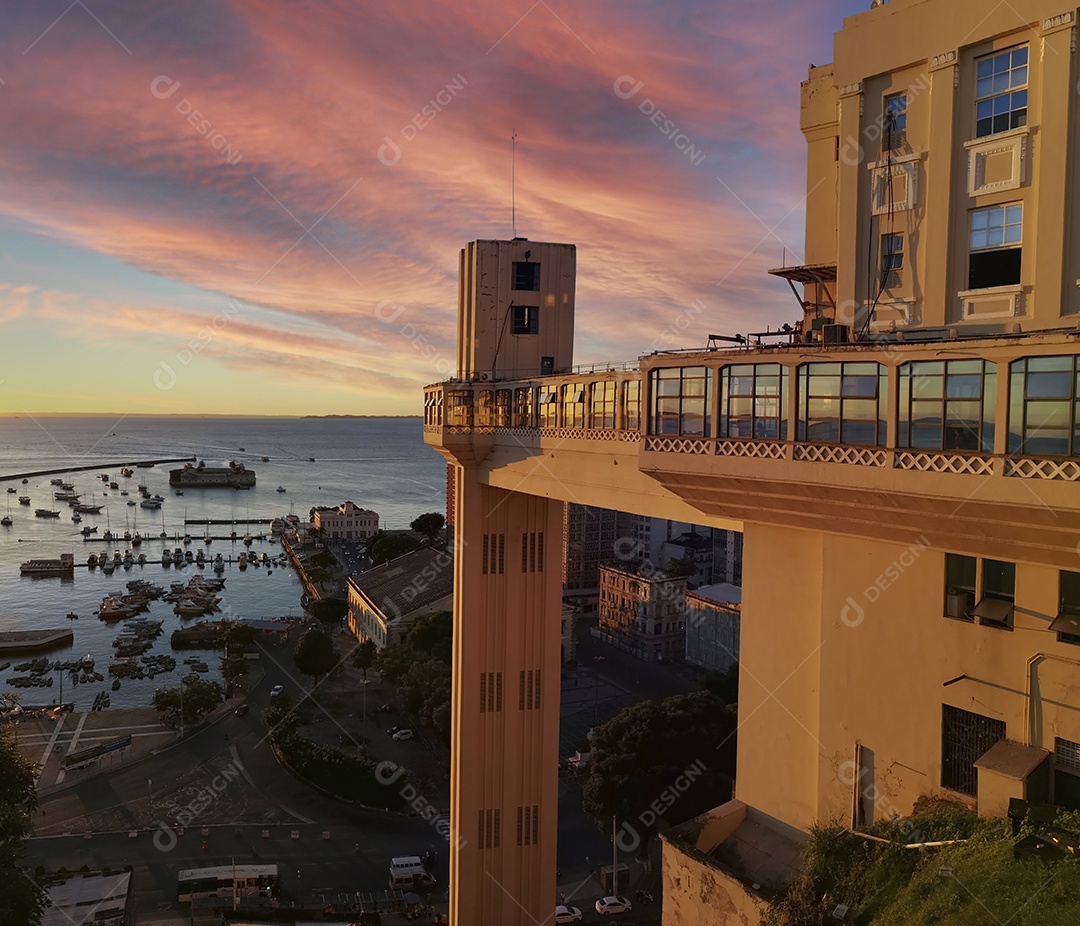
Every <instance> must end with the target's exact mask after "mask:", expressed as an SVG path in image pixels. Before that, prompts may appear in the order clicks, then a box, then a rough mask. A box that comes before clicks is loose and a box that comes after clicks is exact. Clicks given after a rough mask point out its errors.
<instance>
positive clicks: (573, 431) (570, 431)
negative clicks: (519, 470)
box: [540, 428, 641, 442]
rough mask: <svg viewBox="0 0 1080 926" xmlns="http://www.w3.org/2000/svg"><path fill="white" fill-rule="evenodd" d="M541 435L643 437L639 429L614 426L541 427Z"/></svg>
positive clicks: (583, 438)
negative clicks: (617, 429) (619, 428)
mask: <svg viewBox="0 0 1080 926" xmlns="http://www.w3.org/2000/svg"><path fill="white" fill-rule="evenodd" d="M540 436H541V437H557V438H561V439H563V440H614V441H630V442H632V441H636V440H640V439H641V434H640V432H638V431H616V430H615V429H614V428H541V429H540Z"/></svg>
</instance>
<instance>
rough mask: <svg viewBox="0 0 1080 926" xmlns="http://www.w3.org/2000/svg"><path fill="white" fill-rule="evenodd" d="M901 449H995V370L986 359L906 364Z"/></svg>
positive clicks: (902, 372)
mask: <svg viewBox="0 0 1080 926" xmlns="http://www.w3.org/2000/svg"><path fill="white" fill-rule="evenodd" d="M899 376H900V382H899V386H900V414H899V422H898V423H899V432H898V434H897V445H898V446H900V447H907V448H919V449H926V450H979V451H983V452H985V453H991V452H993V450H994V412H995V409H996V407H997V366H996V364H993V363H988V362H986V361H983V360H930V361H918V362H915V363H905V364H902V365H901V367H900V370H899Z"/></svg>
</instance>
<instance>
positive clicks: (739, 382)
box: [720, 363, 788, 440]
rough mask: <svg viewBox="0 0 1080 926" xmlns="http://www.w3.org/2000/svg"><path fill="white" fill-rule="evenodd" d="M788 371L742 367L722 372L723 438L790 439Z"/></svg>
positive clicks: (771, 365)
mask: <svg viewBox="0 0 1080 926" xmlns="http://www.w3.org/2000/svg"><path fill="white" fill-rule="evenodd" d="M787 383H788V373H787V368H786V367H783V366H781V365H780V364H778V363H757V364H739V365H737V366H729V367H724V368H723V369H722V370H721V371H720V436H721V437H726V438H749V439H766V440H767V439H773V440H786V439H787V392H788V385H787Z"/></svg>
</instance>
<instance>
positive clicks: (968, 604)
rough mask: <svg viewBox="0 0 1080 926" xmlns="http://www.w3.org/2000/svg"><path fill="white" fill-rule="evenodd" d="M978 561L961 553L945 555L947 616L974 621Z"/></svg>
mask: <svg viewBox="0 0 1080 926" xmlns="http://www.w3.org/2000/svg"><path fill="white" fill-rule="evenodd" d="M977 571H978V561H977V560H976V559H975V557H974V556H961V555H960V554H959V553H946V554H945V616H946V617H954V618H956V619H957V620H963V621H972V622H974V620H975V617H974V615H973V614H972V613H971V612H972V611H974V610H975V589H976V588H977V580H976V573H977Z"/></svg>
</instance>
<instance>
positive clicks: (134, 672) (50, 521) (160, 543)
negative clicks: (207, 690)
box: [0, 418, 446, 716]
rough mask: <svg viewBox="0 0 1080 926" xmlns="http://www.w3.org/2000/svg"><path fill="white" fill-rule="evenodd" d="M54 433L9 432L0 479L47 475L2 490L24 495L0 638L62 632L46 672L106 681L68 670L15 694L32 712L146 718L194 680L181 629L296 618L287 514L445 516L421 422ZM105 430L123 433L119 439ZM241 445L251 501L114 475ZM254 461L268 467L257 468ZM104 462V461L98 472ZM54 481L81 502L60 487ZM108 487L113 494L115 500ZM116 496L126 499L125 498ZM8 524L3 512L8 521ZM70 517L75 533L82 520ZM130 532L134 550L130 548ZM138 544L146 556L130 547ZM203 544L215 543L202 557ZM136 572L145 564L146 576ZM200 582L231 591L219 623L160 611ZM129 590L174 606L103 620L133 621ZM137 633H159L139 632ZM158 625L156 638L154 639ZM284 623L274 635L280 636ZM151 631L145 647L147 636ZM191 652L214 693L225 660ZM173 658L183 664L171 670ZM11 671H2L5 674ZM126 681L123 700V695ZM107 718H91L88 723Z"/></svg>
mask: <svg viewBox="0 0 1080 926" xmlns="http://www.w3.org/2000/svg"><path fill="white" fill-rule="evenodd" d="M48 424H49V428H50V431H49V433H45V432H44V431H42V429H41V428H40V426H39V425H38V424H37V423H35V422H33V421H31V420H29V419H25V420H24V419H17V418H0V471H4V472H10V473H21V472H30V471H33V472H42V473H43V475H42V476H41V477H20V478H27V480H28V481H27V482H26V483H21V482H20V483H18V484H12V483H9V485H8V486H5V487H4V488H5V489H6V488H7V487H12V485H14V487H15V488H16V489H17V491H16V492H15V493H6V494H8V495H9V497H10V502H11V506H10V507H11V514H12V516H13V519H14V524H13V526H11V527H3V528H2V529H0V601H2V602H3V611H2V613H0V631H7V632H11V631H15V632H25V631H39V630H40V629H42V628H48V629H53V628H59V627H60V625H65V626H64V628H63V632H64V634H65V635H64V636H62V637H56V638H55V640H54V641H53V644H52V645H53V646H54V647H55V648H52V649H50V648H47V647H46V648H43V649H40V650H38V652H39V653H48V655H49V659H50V660H51V661H52V662H57V661H58V662H60V663H66V662H70V661H78V660H81V659H82V658H83V657H85V656H86V655H87V654H88V653H89V654H90V655H91V656H92V657H93V658H94V659H95V660H96V668H95V670H94V672H95V674H101V675H102V676H103V679H104V680H103V681H95V680H93V676H91V677H90V680H89V681H83V680H82V673H80V674H79V676H78V678H79V681H78V682H75V681H74V680H73V679H72V677H71V674H70V672H69V671H64V672H62V673H61V672H56V671H50V672H49V673H46V675H48V676H49V677H52V678H53V679H54V682H53V685H52V687H49V686H48V683H47V682H45V683H44V684H42V685H31V687H29V688H27V689H25V690H22V691H21V692H20V693H21V694H23V696H24V698H23V702H22V703H23V706H24V707H27V706H28V705H39V706H48V705H49V704H50V702H56V703H59V702H60V700H61V698H62V700H63V701H64V702H65V703H70V704H72V705H73V706H74V709H75V710H76V711H77V712H81V713H89V712H90V711H91V708H92V707H93V704H94V701H95V698H97V695H98V694H99V693H101V692H107V693H108V694H109V695H110V707H109V708H108V709H106V710H105V711H104V714H105V715H108V714H110V713H116V712H117V711H121V710H124V709H128V708H145V707H146V706H147V705H149V704H150V702H151V700H152V698H153V695H154V690H155V688H160V687H162V686H165V687H168V686H175V685H176V684H178V681H179V677H180V675H182V674H188V673H187V669H186V668H185V667H184V666H183V658H184V657H183V656H181V655H180V651H173V650H172V648H171V645H170V642H171V636H172V634H173V632H174V631H177V630H180V629H182V628H188V627H193V626H197V625H198V624H199V623H200V622H207V621H216V620H220V619H221V618H224V617H229V618H235V619H242V620H268V619H271V618H279V619H282V618H292V619H293V620H296V619H299V618H300V617H301V616H302V615H303V608H302V605H301V597H302V596H303V595H304V594H305V591H306V589H305V587H304V585H303V583H302V582H301V580H300V578H299V577H298V576H297V574H296V571H295V569H294V568H293V566H292V564H291V563H290V562H288V561H287V560H284V559H282V557H283V555H284V556H287V552H286V549H285V548H284V547H283V546H282V545H281V543H280V541H279V538H280V536H281V534H280V531H282V530H284V527H285V524H286V519H285V516H286V515H288V514H291V513H293V514H294V517H295V519H296V520H297V521H300V522H306V521H307V520H308V518H309V511H310V508H311V507H312V506H315V505H324V506H330V505H337V504H340V503H341V501H342V499H345V498H349V497H353V496H356V495H359V494H363V497H364V498H365V500H366V501H368V502H369V503H370V504H371V505H372V506H373V507H377V508H381V509H382V510H384V511H385V512H387V513H388V515H389V517H388V520H389V521H390V522H391V523H392V525H393V522H394V521H395V520H396V525H400V526H404V525H407V524H408V522H409V521H410V520H411V519H412V518H415V517H416V515H417V513H418V512H422V511H433V510H439V509H441V508H442V507H443V506H444V505H445V480H446V477H445V467H444V466H443V465H442V464H441V463H440V462H439V461H438V459H431V458H429V457H428V455H426V454H423V453H422V452H419V451H422V444H421V432H420V427H419V422H418V421H416V420H415V419H391V420H378V421H374V420H373V421H371V422H364V423H362V424H360V425H358V423H357V422H355V421H353V422H330V421H321V420H303V419H298V420H292V419H282V420H280V421H275V422H274V424H273V426H272V427H268V425H267V423H266V421H265V420H262V419H205V420H203V419H190V418H158V419H155V418H141V419H139V418H131V419H125V421H124V429H125V430H120V428H119V427H118V425H117V423H115V422H108V423H105V422H103V421H102V420H101V419H100V418H73V419H50V420H49V422H48ZM110 425H111V430H110V431H109V435H108V438H107V439H106V441H105V442H104V443H103V444H102V446H101V448H100V449H99V450H97V451H95V452H93V453H91V452H88V450H89V448H95V447H97V445H98V444H99V443H100V442H101V441H102V434H103V433H104V432H105V431H106V429H108V428H110ZM111 431H118V432H119V433H118V434H117V435H116V436H115V437H113V436H112V433H111ZM358 432H359V436H358ZM269 433H272V434H273V435H274V438H273V444H272V445H271V444H270V443H268V442H267V440H266V435H267V434H269ZM365 435H366V436H365ZM241 436H242V438H243V439H241ZM368 445H370V446H371V447H372V448H373V449H372V450H371V451H370V452H369V451H366V450H365V452H364V454H363V455H362V456H361V455H359V454H358V448H359V447H367V446H368ZM237 446H246V447H247V448H248V450H249V451H251V453H248V454H247V455H246V456H243V457H238V459H242V460H243V461H244V462H247V461H249V460H251V461H254V465H255V466H256V467H258V471H259V477H260V479H259V484H258V485H256V486H255V487H253V488H251V489H248V490H246V491H244V492H236V491H222V489H221V488H218V487H210V488H202V487H198V486H185V487H184V495H183V497H176V496H175V495H174V492H173V490H172V489H171V488H170V487H169V484H168V470H167V468H166V467H161V466H158V467H142V468H138V467H135V466H134V465H130V466H127V465H125V466H124V467H123V468H130V469H131V471H132V475H131V476H124V475H123V474H122V473H121V468H122V467H121V466H119V465H118V464H117V463H116V462H115V461H119V460H129V461H145V460H149V459H155V460H161V459H165V458H169V459H173V460H179V459H188V460H190V458H191V454H192V452H193V451H194V452H197V454H198V458H199V459H206V460H208V461H221V460H228V459H229V458H230V456H232V455H236V448H237ZM170 451H171V452H170ZM309 455H314V456H316V457H318V458H319V462H318V463H316V464H312V463H309V462H306V460H305V458H306V457H307V456H309ZM260 456H267V457H269V458H270V461H269V462H263V463H261V464H260V463H259V462H258V461H259V457H260ZM95 457H97V459H98V461H99V462H94V460H95ZM72 459H78V460H79V463H80V466H81V469H80V470H79V471H70V472H69V468H68V467H63V464H64V463H66V462H67V461H68V460H72ZM84 463H85V464H86V465H85V466H82V464H84ZM208 465H209V463H208ZM264 471H265V472H264ZM80 473H81V475H80ZM49 474H52V475H49ZM264 475H265V479H264V478H262V477H263V476H264ZM103 476H104V477H105V479H104V480H103V479H102V477H103ZM52 478H58V479H60V481H61V482H64V483H67V484H69V485H71V488H70V489H69V488H66V487H64V486H61V485H58V484H57V485H54V484H52V482H51V479H52ZM113 482H115V483H117V485H118V486H119V488H117V489H115V490H114V489H112V488H110V483H113ZM279 484H280V485H283V486H287V487H288V489H289V492H288V494H287V495H281V494H279V493H277V492H276V491H275V490H276V488H277V486H278V485H279ZM140 486H145V494H144V493H143V492H141V491H139V489H140ZM358 487H364V488H358ZM121 489H124V490H127V491H128V492H129V495H128V496H121V495H120V490H121ZM57 492H61V493H71V494H74V495H79V496H80V499H79V501H78V502H77V503H76V504H78V505H84V504H85V505H87V506H89V507H95V508H99V509H100V510H99V511H97V512H90V511H86V512H80V511H78V510H75V509H72V508H70V507H69V503H65V502H62V501H56V500H54V498H53V495H54V494H55V493H57ZM155 495H156V496H159V497H160V499H161V508H160V509H158V510H149V511H148V510H146V509H143V508H141V507H139V506H138V505H136V506H135V507H129V506H127V504H126V502H127V501H128V500H130V499H135V500H144V499H146V498H150V499H153V497H154V496H155ZM19 497H24V498H26V499H28V500H29V504H27V505H21V504H16V502H17V500H18V498H19ZM35 508H47V509H49V510H58V512H59V517H55V518H54V517H50V518H35V517H34V516H33V513H34V509H35ZM6 510H7V508H6V506H0V514H5V513H6ZM76 513H78V514H80V516H81V518H82V520H81V522H78V521H73V520H72V515H73V514H76ZM275 522H276V523H277V527H276V528H275V526H274V525H275ZM396 525H393V526H396ZM84 531H85V534H84ZM125 533H128V534H129V535H130V537H129V539H126V540H125V539H124V535H125ZM233 533H235V535H236V536H235V537H234V536H233ZM137 534H138V535H139V540H140V542H139V544H138V545H135V538H136V535H137ZM162 534H165V536H161V535H162ZM208 535H209V537H210V540H211V543H210V544H206V543H205V540H206V537H207V536H208ZM88 539H89V540H92V541H94V542H88ZM185 540H186V541H187V542H185ZM80 541H81V543H80ZM72 551H74V560H75V562H74V564H73V569H72V570H71V572H69V573H65V574H63V575H60V576H50V577H44V576H43V577H36V576H32V575H22V574H20V570H19V566H20V564H21V563H24V562H29V561H31V560H54V559H57V558H59V556H60V555H61V554H63V553H69V552H72ZM177 551H179V559H178V558H177ZM188 553H190V554H191V557H190V560H189V559H188V557H187V555H186V554H188ZM200 553H201V554H202V557H201V563H200V559H199V557H198V555H197V554H200ZM117 554H119V559H117ZM166 554H167V555H168V559H167V562H166V559H165V557H166ZM241 554H243V559H242V560H241ZM91 555H93V556H94V557H95V559H96V565H95V566H94V567H93V568H90V567H89V566H88V560H89V557H90V556H91ZM219 555H220V558H219ZM141 559H144V560H145V561H144V562H141V563H140V560H141ZM283 563H284V564H285V565H282V564H283ZM193 576H202V577H203V578H205V579H206V580H212V579H225V580H226V581H225V585H224V587H223V588H221V589H220V590H218V591H216V592H215V595H216V596H218V597H220V601H218V602H217V603H216V605H215V606H216V607H217V608H218V609H219V610H217V611H211V612H209V613H206V614H196V613H190V614H187V613H178V612H177V611H176V610H175V609H176V607H177V605H180V604H181V600H180V599H177V600H166V598H165V597H164V595H172V588H171V587H172V584H173V583H175V582H180V583H182V585H183V586H184V587H185V588H186V587H187V584H188V582H189V580H190V579H191V578H192V577H193ZM131 582H142V583H149V584H152V585H156V586H158V587H161V588H163V589H164V595H163V596H162V597H160V598H151V599H150V600H148V601H147V602H145V605H146V607H145V610H140V611H137V612H134V613H131V614H130V615H129V616H126V617H124V616H118V617H117V618H116V619H108V620H102V619H100V618H99V616H98V612H99V611H100V609H101V606H102V604H103V602H104V600H105V599H106V598H113V599H115V600H116V601H117V602H119V603H120V604H121V607H124V605H125V602H124V601H123V599H124V597H125V596H127V595H133V594H138V593H139V590H138V589H137V588H134V589H133V588H129V586H128V584H129V583H131ZM185 597H186V596H185ZM127 604H130V602H128V603H127ZM182 609H183V608H182ZM106 614H107V615H108V614H109V612H108V611H106ZM69 615H71V616H70V617H69ZM142 621H147V622H149V623H148V624H147V625H145V626H144V625H142V624H140V623H137V622H142ZM158 622H160V625H161V628H160V633H156V634H150V631H151V630H152V629H153V628H154V627H156V625H157V624H158ZM290 624H291V621H288V620H279V621H278V626H282V627H287V626H289V625H290ZM141 630H145V632H146V633H147V634H150V635H145V636H144V635H142V634H141V633H140V631H141ZM43 639H48V638H47V637H45V638H43ZM186 642H187V641H185V645H186ZM121 653H123V654H130V655H121ZM187 654H194V655H197V656H198V657H199V658H200V659H201V660H202V662H204V663H205V664H206V666H207V673H206V674H205V675H204V676H203V677H204V678H207V679H212V680H220V673H219V670H218V665H219V662H220V659H221V650H219V649H212V648H205V649H204V648H202V647H201V646H198V647H197V648H194V649H191V648H189V649H187V650H186V653H185V654H184V655H185V656H186V655H187ZM31 655H33V653H31ZM5 658H10V657H5ZM171 659H175V660H176V662H177V663H178V665H177V666H176V668H175V669H173V670H171V671H170V670H169V669H168V666H169V664H170V662H169V660H171ZM3 661H4V658H0V663H2V662H3ZM15 661H16V662H21V661H22V660H19V659H16V660H15ZM114 666H115V667H116V668H115V671H113V670H112V667H114ZM20 674H24V673H15V672H7V673H5V674H4V676H3V677H4V678H6V677H8V676H12V677H14V676H16V675H20ZM61 676H62V677H63V692H62V695H61V690H60V684H61ZM42 677H45V676H42ZM117 680H119V681H120V683H121V684H120V687H118V688H113V687H112V686H113V684H114V683H115V682H116V681H117ZM100 704H101V702H100V701H99V706H100ZM100 713H101V712H94V716H99V715H100Z"/></svg>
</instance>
